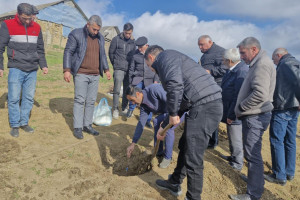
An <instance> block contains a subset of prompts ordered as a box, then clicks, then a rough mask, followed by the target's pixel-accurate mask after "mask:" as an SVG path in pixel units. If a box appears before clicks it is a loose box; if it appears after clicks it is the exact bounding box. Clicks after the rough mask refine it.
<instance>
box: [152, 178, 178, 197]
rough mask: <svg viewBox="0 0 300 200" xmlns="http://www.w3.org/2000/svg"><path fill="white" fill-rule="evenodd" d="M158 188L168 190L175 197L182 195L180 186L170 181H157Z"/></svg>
mask: <svg viewBox="0 0 300 200" xmlns="http://www.w3.org/2000/svg"><path fill="white" fill-rule="evenodd" d="M155 184H156V186H157V187H158V188H159V189H161V190H168V191H169V192H171V194H172V195H173V196H176V197H178V196H180V195H181V194H182V191H181V187H180V184H172V183H170V182H169V181H168V180H161V179H157V180H156V182H155Z"/></svg>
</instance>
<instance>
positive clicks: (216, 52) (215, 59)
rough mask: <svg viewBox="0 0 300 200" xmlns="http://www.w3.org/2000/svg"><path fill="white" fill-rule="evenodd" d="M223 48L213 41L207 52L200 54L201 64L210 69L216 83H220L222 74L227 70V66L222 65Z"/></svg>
mask: <svg viewBox="0 0 300 200" xmlns="http://www.w3.org/2000/svg"><path fill="white" fill-rule="evenodd" d="M224 51H225V49H224V48H223V47H220V46H218V45H216V44H215V43H213V45H212V46H211V47H210V49H208V50H207V52H205V53H203V55H202V56H201V59H200V61H201V66H202V67H203V68H204V69H207V70H209V71H210V74H211V75H212V76H213V77H214V78H215V81H216V82H217V83H218V85H221V83H222V78H223V75H224V74H225V73H226V71H227V67H226V66H225V65H223V64H222V63H223V55H224Z"/></svg>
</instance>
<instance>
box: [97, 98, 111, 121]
mask: <svg viewBox="0 0 300 200" xmlns="http://www.w3.org/2000/svg"><path fill="white" fill-rule="evenodd" d="M111 122H112V115H111V107H110V106H109V105H108V102H107V99H106V98H102V99H101V100H100V102H99V104H98V106H95V109H94V115H93V123H94V124H95V125H97V126H109V125H110V124H111Z"/></svg>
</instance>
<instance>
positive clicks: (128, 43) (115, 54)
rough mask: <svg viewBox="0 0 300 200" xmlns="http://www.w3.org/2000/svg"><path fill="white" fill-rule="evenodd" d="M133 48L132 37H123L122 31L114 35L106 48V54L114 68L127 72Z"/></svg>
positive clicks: (134, 47)
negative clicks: (107, 48)
mask: <svg viewBox="0 0 300 200" xmlns="http://www.w3.org/2000/svg"><path fill="white" fill-rule="evenodd" d="M135 49H136V46H135V43H134V39H133V38H130V39H128V40H127V39H125V38H124V34H123V32H122V33H120V34H119V35H117V36H115V37H114V38H113V39H112V41H111V43H110V46H109V50H108V56H109V59H110V62H111V64H112V65H113V67H114V70H122V71H125V72H127V71H128V68H129V65H130V63H131V59H132V56H133V54H134V52H135Z"/></svg>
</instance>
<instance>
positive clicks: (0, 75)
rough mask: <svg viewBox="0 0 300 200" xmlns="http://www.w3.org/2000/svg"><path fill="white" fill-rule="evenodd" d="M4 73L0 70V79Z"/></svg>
mask: <svg viewBox="0 0 300 200" xmlns="http://www.w3.org/2000/svg"><path fill="white" fill-rule="evenodd" d="M3 73H4V71H3V70H2V69H0V77H2V76H3Z"/></svg>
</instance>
